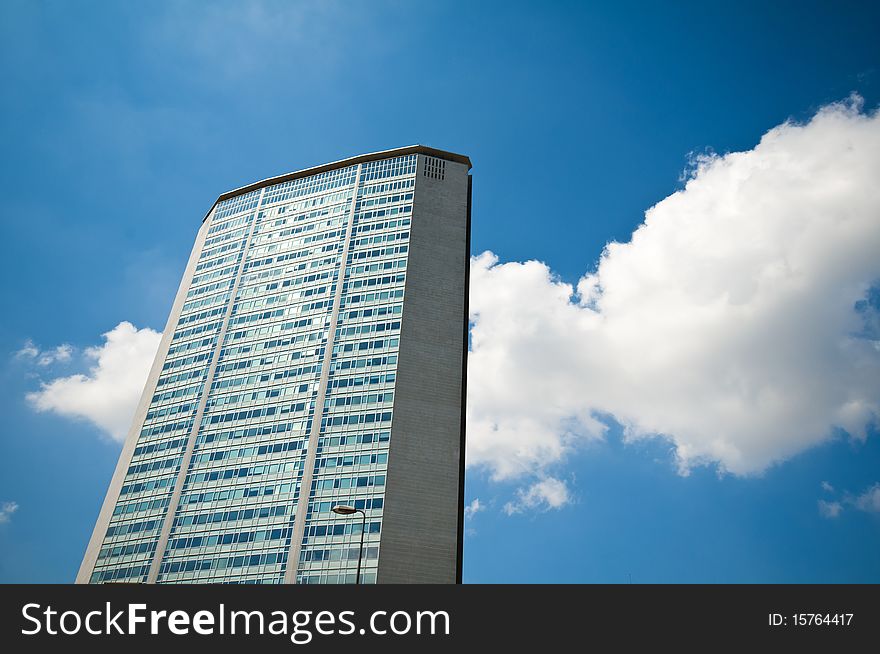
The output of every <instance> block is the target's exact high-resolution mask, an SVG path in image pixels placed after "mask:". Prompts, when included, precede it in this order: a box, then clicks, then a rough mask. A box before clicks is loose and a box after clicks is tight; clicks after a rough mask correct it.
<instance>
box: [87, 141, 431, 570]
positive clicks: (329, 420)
mask: <svg viewBox="0 0 880 654" xmlns="http://www.w3.org/2000/svg"><path fill="white" fill-rule="evenodd" d="M417 160H418V155H416V154H407V155H403V156H396V157H390V158H386V159H379V160H373V161H366V162H362V163H359V164H357V165H350V166H343V167H338V168H335V169H332V170H329V171H327V172H322V173H319V174H315V175H311V176H304V177H299V178H297V179H293V180H288V181H284V182H280V183H278V184H274V185H269V186H264V187H263V188H260V189H257V190H253V191H250V192H246V193H241V194H239V195H236V196H234V197H231V198H229V199H226V200H224V201H222V202H219V203H218V204H217V205H216V206H215V207H214V209H213V211H212V212H211V214H210V215H209V216H208V218H207V225H206V229H205V231H204V241H203V243H202V244H201V247H200V248H199V249H198V251H197V252H196V254H195V256H196V259H195V266H194V269H193V273H192V276H191V279H190V282H189V285H188V288H186V289H184V291H183V292H185V298H184V301H183V304H182V307H181V309H180V312H179V316H178V317H177V319H176V325H169V328H168V329H169V330H172V329H173V335H172V336H171V339H170V342H169V343H168V350H167V354H166V355H165V357H164V361H163V362H162V367H161V370H160V372H159V375H158V378H157V380H156V383H155V393H154V394H153V396H152V399H151V401H150V404H149V407H148V409H147V412H146V417H145V418H144V420H143V422H142V424H140V425H139V426H140V432H139V434H138V435H137V440H136V442H135V443H134V449H133V452H132V455H131V459H130V461H129V462H128V463H129V465H128V468H127V470H126V471H125V474H124V478H123V479H122V483H121V487H120V490H119V493H118V497H117V498H116V500H115V506H114V507H113V510H112V516H111V517H110V519H109V522H108V523H107V527H106V530H105V532H104V533H103V535H102V540H101V541H100V549H99V551H98V553H97V558H96V559H95V562H94V566H93V568H92V569H91V573H90V577H89V581H91V582H92V583H105V582H156V583H200V582H201V583H205V582H210V583H269V584H274V583H284V582H290V581H295V582H296V583H352V582H353V581H354V575H355V570H356V568H357V561H358V553H359V545H360V540H361V519H360V515H356V516H353V517H341V516H337V515H335V514H333V513H332V512H331V511H330V508H331V507H332V506H334V505H336V504H350V505H352V506H354V507H355V508H357V509H361V510H363V511H364V512H365V513H366V532H365V534H364V549H363V582H365V583H375V581H376V571H377V566H378V559H379V551H380V547H381V535H382V528H383V524H382V520H383V506H384V499H385V488H386V481H387V472H388V451H389V445H390V442H391V432H392V429H391V428H392V424H393V420H394V399H395V392H396V388H395V382H396V379H397V361H398V352H399V345H400V331H401V321H402V317H403V312H404V310H405V297H404V291H405V282H406V278H407V277H406V276H407V263H408V255H409V249H410V248H409V239H410V223H411V220H412V213H413V198H414V193H415V183H416V168H417ZM203 229H204V228H203ZM166 337H167V335H166Z"/></svg>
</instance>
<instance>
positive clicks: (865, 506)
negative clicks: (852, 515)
mask: <svg viewBox="0 0 880 654" xmlns="http://www.w3.org/2000/svg"><path fill="white" fill-rule="evenodd" d="M853 506H855V507H856V508H857V509H858V510H859V511H865V512H866V513H880V483H876V484H874V485H873V486H871V487H870V488H867V489H865V491H864V492H863V493H862V494H861V495H859V496H858V497H856V498H855V500H854V501H853Z"/></svg>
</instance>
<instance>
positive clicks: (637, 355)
mask: <svg viewBox="0 0 880 654" xmlns="http://www.w3.org/2000/svg"><path fill="white" fill-rule="evenodd" d="M694 165H695V167H694V169H693V170H691V171H690V172H689V175H688V180H687V183H686V186H685V187H684V188H683V189H682V190H680V191H678V192H676V193H674V194H672V195H670V196H669V197H667V198H666V199H664V200H663V201H661V202H659V203H658V204H657V205H655V206H654V207H652V208H651V209H650V210H648V211H647V213H646V215H645V222H644V224H643V225H641V226H640V227H639V228H638V230H636V231H635V232H634V233H633V235H632V238H631V239H630V241H629V242H627V243H611V244H609V245H608V246H607V247H606V249H605V251H604V253H603V254H602V257H601V259H600V260H599V262H598V265H597V267H596V269H595V270H594V271H593V272H590V273H588V274H586V275H585V276H584V277H583V278H582V279H581V280H580V281H579V282H578V283H577V285H572V284H568V283H565V282H563V281H561V280H560V279H558V278H557V277H556V276H554V274H553V273H552V272H551V270H550V268H549V267H548V266H547V265H546V264H544V263H541V262H538V261H527V262H522V263H521V262H509V263H503V262H501V261H499V259H498V257H497V256H495V255H494V254H492V253H491V252H486V253H483V254H482V255H480V256H478V257H475V258H474V259H473V260H472V266H471V302H470V307H471V320H472V323H473V327H472V329H471V338H472V352H471V354H470V357H469V379H468V393H469V397H468V463H469V465H470V466H472V467H478V468H483V469H485V470H486V471H487V472H488V473H489V475H490V476H491V478H492V479H495V480H509V479H523V480H525V483H526V484H528V483H529V481H528V480H529V479H530V478H531V479H538V480H539V481H538V482H537V483H536V484H534V485H532V486H527V487H525V488H524V489H522V490H521V492H520V494H519V496H518V499H517V500H516V501H514V502H511V503H510V505H509V506H510V512H516V511H520V510H523V509H526V508H530V507H540V506H548V505H549V506H553V500H552V499H551V498H553V497H560V498H561V497H564V495H563V493H562V492H561V491H560V492H559V493H557V494H554V493H551V492H548V490H549V489H550V488H553V486H549V485H547V484H546V482H541V481H540V480H541V479H544V478H545V477H547V476H548V475H550V474H552V473H553V472H554V471H555V469H557V468H558V467H559V466H560V465H561V464H562V463H563V462H564V460H565V459H566V457H567V455H568V454H569V453H570V452H572V451H573V450H574V449H575V448H577V447H578V446H579V445H580V444H581V443H583V442H585V441H587V440H589V439H602V438H604V435H605V432H606V430H607V428H608V424H609V421H608V419H607V416H612V417H613V419H614V420H615V421H617V422H619V423H620V424H622V425H623V427H624V435H625V439H626V440H627V441H635V440H637V439H644V438H651V437H658V436H659V437H663V438H666V439H668V440H669V442H670V443H671V444H672V445H673V452H674V455H675V459H676V462H677V465H678V468H679V470H680V471H681V473H682V474H687V472H688V471H689V470H690V469H691V468H692V467H693V466H696V465H703V464H708V465H714V466H717V468H718V470H719V471H720V472H722V473H733V474H737V475H750V474H757V473H760V472H761V471H763V470H765V469H766V468H768V467H769V466H771V465H773V464H775V463H778V462H781V461H784V460H786V459H788V458H789V457H791V456H793V455H794V454H796V453H798V452H802V451H804V450H806V449H808V448H810V447H813V446H815V445H817V444H819V443H821V442H823V441H825V440H827V439H829V438H831V437H832V434H833V433H834V430H835V428H840V429H843V430H845V431H847V432H848V433H849V434H850V435H851V436H852V437H853V438H854V439H856V440H859V439H865V438H866V437H867V433H868V429H867V428H868V426H869V425H870V424H871V423H872V422H874V421H876V420H877V416H878V414H880V403H878V398H880V334H877V333H874V331H872V330H871V329H869V328H868V327H866V326H870V325H871V324H873V323H874V322H875V318H876V315H877V314H878V313H880V304H878V303H877V302H876V301H875V300H873V299H872V298H875V297H876V295H877V294H876V293H874V294H873V295H872V293H871V288H872V284H876V280H878V279H880V257H878V256H877V253H878V252H880V222H878V220H877V216H878V215H880V193H877V191H876V189H877V179H880V115H878V114H877V113H876V112H874V113H870V114H866V113H864V112H863V111H862V109H861V102H860V100H859V99H858V98H854V99H851V100H850V101H848V102H844V103H840V104H834V105H831V106H828V107H825V108H823V109H822V110H821V111H819V112H818V113H817V114H816V115H815V116H814V117H813V118H812V119H811V120H809V121H808V122H806V123H804V124H795V123H792V122H787V123H785V124H782V125H779V126H778V127H775V128H774V129H772V130H770V131H769V132H767V133H766V134H765V135H764V136H763V138H762V139H761V141H760V143H759V144H758V145H757V146H756V147H755V148H754V149H752V150H749V151H745V152H734V153H729V154H725V155H710V156H706V157H702V158H700V159H699V160H697V161H696V162H695V164H694ZM542 484H543V485H542ZM828 511H830V512H834V511H835V509H834V508H829V509H828Z"/></svg>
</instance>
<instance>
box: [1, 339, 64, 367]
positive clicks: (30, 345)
mask: <svg viewBox="0 0 880 654" xmlns="http://www.w3.org/2000/svg"><path fill="white" fill-rule="evenodd" d="M72 355H73V347H71V346H70V345H67V344H66V343H65V344H63V345H58V346H56V347H53V348H49V349H48V350H42V349H40V348H39V347H37V346H36V345H35V344H34V342H33V341H32V340H31V339H28V340H26V341H25V344H24V345H23V346H22V348H21V349H20V350H19V351H18V352H16V353H15V358H16V359H20V360H28V361H33V362H34V363H36V364H37V365H38V366H49V365H51V364H53V363H67V362H68V361H70V359H71V357H72Z"/></svg>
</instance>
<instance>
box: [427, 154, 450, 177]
mask: <svg viewBox="0 0 880 654" xmlns="http://www.w3.org/2000/svg"><path fill="white" fill-rule="evenodd" d="M424 175H425V177H430V178H431V179H439V180H440V181H443V180H444V179H446V162H445V161H444V160H443V159H437V158H436V157H425V170H424Z"/></svg>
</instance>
